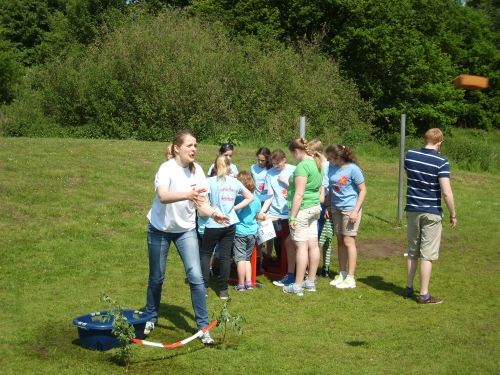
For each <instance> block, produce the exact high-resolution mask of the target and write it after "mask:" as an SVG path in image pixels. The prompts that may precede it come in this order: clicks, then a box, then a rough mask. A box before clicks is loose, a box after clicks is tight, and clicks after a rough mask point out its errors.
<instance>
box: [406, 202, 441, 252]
mask: <svg viewBox="0 0 500 375" xmlns="http://www.w3.org/2000/svg"><path fill="white" fill-rule="evenodd" d="M406 219H407V221H408V223H407V224H408V227H407V235H408V257H410V258H421V259H423V260H437V259H438V258H439V245H440V243H441V232H442V231H443V223H442V221H443V218H442V216H441V215H436V214H430V213H427V212H412V211H408V212H407V213H406Z"/></svg>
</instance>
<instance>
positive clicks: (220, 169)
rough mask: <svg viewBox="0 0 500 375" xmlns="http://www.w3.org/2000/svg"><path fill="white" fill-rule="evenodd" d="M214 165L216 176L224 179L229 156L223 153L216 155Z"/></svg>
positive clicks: (228, 165)
mask: <svg viewBox="0 0 500 375" xmlns="http://www.w3.org/2000/svg"><path fill="white" fill-rule="evenodd" d="M215 166H216V168H217V177H218V178H221V179H222V181H226V177H227V169H228V168H229V167H230V166H231V162H230V161H229V158H228V157H227V156H225V155H219V156H217V159H215Z"/></svg>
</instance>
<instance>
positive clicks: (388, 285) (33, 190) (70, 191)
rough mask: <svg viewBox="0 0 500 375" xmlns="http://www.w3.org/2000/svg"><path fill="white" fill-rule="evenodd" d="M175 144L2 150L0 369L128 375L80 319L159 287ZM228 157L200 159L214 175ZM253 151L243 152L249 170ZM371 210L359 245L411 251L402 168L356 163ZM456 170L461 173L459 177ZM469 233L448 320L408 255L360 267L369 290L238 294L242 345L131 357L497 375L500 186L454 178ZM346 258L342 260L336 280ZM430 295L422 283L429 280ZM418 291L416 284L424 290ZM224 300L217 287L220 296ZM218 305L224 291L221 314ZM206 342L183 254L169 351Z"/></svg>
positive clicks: (200, 368)
mask: <svg viewBox="0 0 500 375" xmlns="http://www.w3.org/2000/svg"><path fill="white" fill-rule="evenodd" d="M164 148H165V144H162V143H148V142H135V141H100V140H70V139H26V138H0V189H1V195H0V197H1V198H0V199H1V204H0V217H1V218H2V219H1V220H0V249H1V251H0V288H1V291H2V292H1V293H0V304H1V306H2V319H1V320H0V349H1V351H2V356H0V366H1V372H2V373H5V374H35V373H36V374H39V373H47V374H119V373H122V372H124V371H125V368H124V367H120V366H119V365H118V364H117V363H116V361H115V359H114V351H109V352H94V351H90V350H86V349H83V348H82V347H81V346H80V345H79V341H78V334H77V329H76V328H75V327H74V326H73V325H72V319H73V318H74V317H76V316H78V315H82V314H87V313H90V312H94V311H100V310H104V309H105V308H106V307H107V306H106V305H105V304H103V303H100V302H99V301H98V299H99V294H100V292H101V291H105V292H106V293H108V294H109V295H110V296H111V297H112V298H114V299H116V300H118V301H120V302H122V303H123V304H124V305H125V306H126V307H127V308H136V309H141V308H143V306H144V303H145V290H146V285H147V274H148V265H147V248H146V240H145V233H146V226H147V219H146V217H145V215H146V213H147V211H148V210H149V208H150V204H151V201H152V199H153V196H154V190H153V178H154V174H155V173H156V171H157V168H158V166H159V165H160V164H161V163H162V161H163V160H164V156H163V153H164ZM216 150H217V146H213V145H204V144H202V145H200V147H199V152H198V154H197V159H198V161H199V162H200V164H202V166H203V167H204V168H205V169H206V168H207V167H208V166H209V165H210V164H211V163H212V161H213V158H214V156H215V154H216ZM255 150H256V148H255V147H244V146H242V147H239V148H237V149H236V152H235V157H234V162H235V163H236V164H237V165H238V168H239V169H240V170H242V169H245V168H248V167H249V166H250V165H251V164H252V163H253V160H254V157H253V155H254V152H255ZM358 154H359V155H360V163H361V166H362V168H363V171H364V173H365V177H366V181H367V187H368V197H367V200H366V204H365V206H364V217H363V223H362V226H361V230H360V234H359V237H358V239H359V241H360V242H361V241H365V240H370V241H376V242H377V243H378V244H379V245H380V246H383V245H384V244H386V245H387V246H399V247H400V248H401V249H402V251H404V246H405V228H404V224H405V222H404V221H403V226H402V227H401V226H398V225H396V220H395V219H396V218H397V179H398V162H397V158H393V159H391V160H389V161H388V160H387V159H386V158H385V157H382V158H377V157H374V156H369V155H364V153H363V152H362V150H359V152H358ZM452 168H453V167H452ZM452 178H453V180H452V186H453V189H454V194H455V200H456V206H457V213H458V220H459V222H458V227H457V228H456V229H455V230H453V231H450V230H449V229H448V228H445V230H444V236H443V241H442V252H441V259H440V260H439V261H438V262H435V267H434V274H433V278H432V281H431V292H432V293H434V294H435V295H436V296H438V297H440V298H443V299H444V303H443V304H442V305H439V306H419V305H417V304H416V302H415V301H414V300H413V301H409V300H404V299H403V298H402V297H401V293H402V291H403V288H404V286H405V281H406V280H405V262H404V258H403V257H402V256H382V257H378V258H376V259H370V258H366V257H364V256H363V253H362V251H361V250H360V260H359V263H358V268H357V273H356V276H357V284H358V286H357V288H356V289H354V290H342V291H341V290H338V289H336V288H333V287H331V286H329V285H328V281H327V280H323V279H320V280H319V282H318V292H317V293H309V294H306V295H304V297H303V298H298V297H296V296H289V295H285V294H284V293H283V292H282V291H281V289H280V288H277V287H274V286H273V285H272V284H271V280H270V279H269V278H267V277H265V276H259V277H258V280H259V281H260V282H261V283H262V284H263V288H262V289H258V290H255V291H254V292H252V293H249V292H248V293H236V292H233V293H232V296H233V301H232V302H231V304H230V311H231V312H232V313H234V314H240V315H243V316H245V317H246V319H247V323H246V324H244V332H245V333H244V335H242V336H236V335H233V334H231V335H229V336H228V337H227V338H226V342H225V343H224V344H223V345H221V344H220V337H221V336H220V334H219V333H218V331H217V330H213V331H212V332H213V336H214V337H215V338H216V339H218V341H219V343H218V344H217V345H216V346H215V347H213V348H204V347H203V346H202V345H201V344H200V343H199V342H192V343H190V344H188V345H186V346H184V347H181V348H179V349H174V350H164V349H158V348H151V347H145V346H134V355H135V357H134V360H133V363H132V367H131V369H130V372H131V373H135V374H164V373H167V372H168V373H173V374H213V373H220V374H229V373H233V374H234V373H241V374H250V373H255V374H264V373H266V374H268V373H276V374H281V373H283V374H290V373H293V374H317V373H342V374H400V373H408V374H424V373H425V374H427V373H439V374H465V373H475V374H492V373H498V369H499V368H500V363H499V359H498V358H500V349H499V348H500V334H499V323H500V321H499V318H498V311H499V307H500V303H499V302H500V298H499V296H498V293H497V291H498V286H499V283H498V274H499V271H500V251H499V249H498V243H500V234H499V231H498V228H499V224H500V219H499V218H498V210H499V200H498V198H497V197H498V193H499V188H498V184H499V182H500V176H498V175H495V174H488V173H472V172H468V171H458V170H453V169H452ZM335 263H336V257H335V256H333V257H332V264H333V269H334V270H336V266H335ZM417 281H418V280H417ZM417 285H418V283H417ZM214 286H215V285H214ZM221 305H222V303H221V301H220V300H219V299H218V298H216V297H215V293H214V292H213V291H212V292H211V295H210V298H209V299H208V306H209V311H210V312H212V311H216V310H217V311H218V310H219V309H220V307H221ZM194 332H196V326H195V322H194V317H193V311H192V307H191V301H190V296H189V288H188V285H187V283H186V279H185V274H184V270H183V267H182V263H181V261H180V258H179V256H178V254H177V252H176V251H175V250H174V248H172V251H171V253H170V256H169V261H168V265H167V278H166V282H165V285H164V295H163V299H162V310H161V318H160V321H159V329H157V330H155V331H154V332H153V333H152V335H151V340H152V341H157V342H166V343H172V342H175V341H178V340H180V339H183V338H185V337H187V336H190V335H191V334H193V333H194Z"/></svg>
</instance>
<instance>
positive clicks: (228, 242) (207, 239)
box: [200, 155, 254, 299]
mask: <svg viewBox="0 0 500 375" xmlns="http://www.w3.org/2000/svg"><path fill="white" fill-rule="evenodd" d="M230 166H231V162H230V161H229V159H228V158H227V157H226V156H224V155H220V156H218V157H217V159H216V167H217V176H214V177H210V178H208V179H207V182H208V186H209V192H208V201H209V203H210V205H211V206H212V207H216V208H215V210H216V212H218V213H221V214H224V215H226V216H228V217H229V221H228V222H227V223H226V225H222V224H219V223H217V222H216V221H215V220H213V219H212V218H209V219H208V220H207V222H206V224H205V231H204V233H203V241H202V245H201V249H200V258H201V271H202V274H203V280H204V282H205V288H206V291H207V292H208V278H209V275H210V258H211V257H212V253H213V250H214V247H215V245H216V244H217V243H218V244H219V260H220V276H219V296H220V298H221V299H227V298H228V296H229V292H228V280H229V272H230V270H231V248H232V246H233V241H234V235H235V233H236V223H238V222H239V219H238V216H237V215H236V212H235V211H236V210H239V209H241V208H243V207H246V206H248V205H249V204H250V203H251V202H253V200H254V196H253V194H252V193H251V192H250V191H248V189H247V188H245V186H243V184H242V183H241V182H240V181H238V180H237V179H236V178H234V177H231V176H229V173H230ZM238 194H241V195H242V196H243V198H244V199H243V200H242V201H241V202H239V203H238V204H236V205H235V199H236V197H237V196H238Z"/></svg>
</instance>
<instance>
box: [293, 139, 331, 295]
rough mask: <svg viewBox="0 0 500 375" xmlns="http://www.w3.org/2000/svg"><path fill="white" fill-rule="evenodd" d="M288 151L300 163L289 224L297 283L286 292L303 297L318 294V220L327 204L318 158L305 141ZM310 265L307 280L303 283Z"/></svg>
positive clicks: (296, 142)
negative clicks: (322, 205)
mask: <svg viewBox="0 0 500 375" xmlns="http://www.w3.org/2000/svg"><path fill="white" fill-rule="evenodd" d="M288 149H289V150H290V152H291V153H292V156H293V157H294V159H295V160H296V161H297V162H298V164H297V167H296V168H295V170H294V172H293V174H292V175H291V176H290V180H289V182H290V185H289V186H288V212H289V215H290V217H289V218H288V222H289V226H290V231H291V235H292V240H293V243H294V245H295V267H296V268H295V269H296V271H295V283H293V284H290V285H287V286H285V287H283V292H285V293H290V294H296V295H298V296H302V295H303V290H307V291H309V292H315V291H316V286H315V284H314V279H315V277H316V271H317V269H318V264H319V259H320V253H319V245H318V219H319V215H320V213H321V207H320V203H321V202H323V200H324V188H323V184H322V182H323V172H322V168H321V160H320V158H319V154H318V153H317V152H315V153H313V152H311V151H310V150H309V146H308V144H307V140H306V139H305V138H297V139H295V140H293V141H292V142H290V144H289V145H288ZM308 265H309V274H308V278H307V279H306V280H304V275H305V273H306V268H307V266H308ZM302 280H304V281H302Z"/></svg>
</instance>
